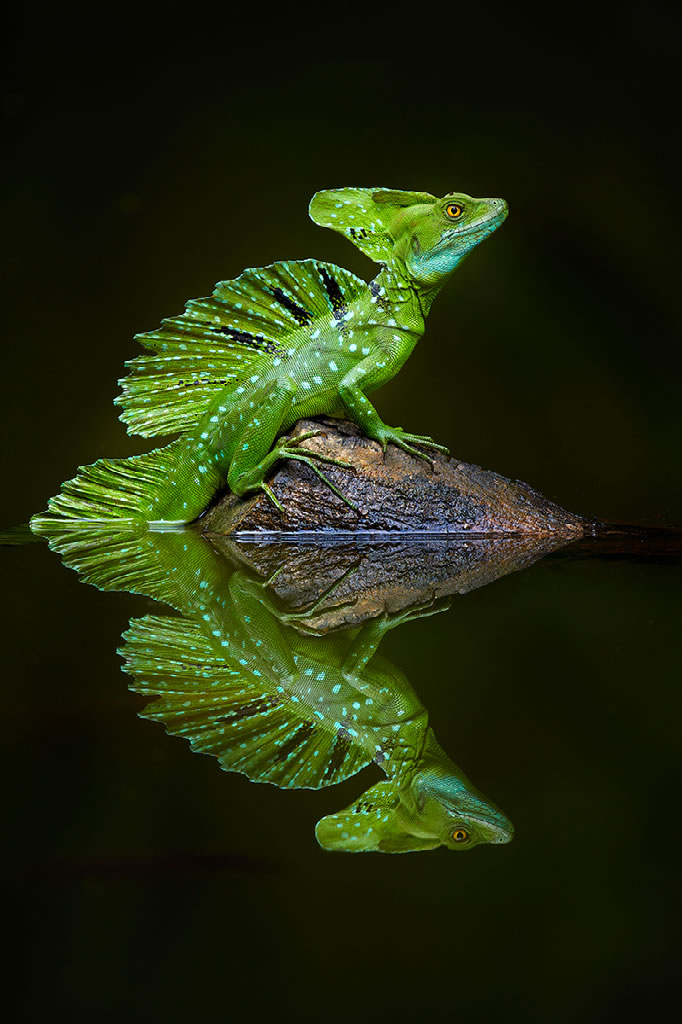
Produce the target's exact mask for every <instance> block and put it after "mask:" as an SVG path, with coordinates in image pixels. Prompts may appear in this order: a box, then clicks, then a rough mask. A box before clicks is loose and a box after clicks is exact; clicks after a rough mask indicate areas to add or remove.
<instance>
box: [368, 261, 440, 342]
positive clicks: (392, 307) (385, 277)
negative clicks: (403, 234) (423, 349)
mask: <svg viewBox="0 0 682 1024" xmlns="http://www.w3.org/2000/svg"><path fill="white" fill-rule="evenodd" d="M369 288H370V291H371V293H372V302H373V303H375V304H376V305H377V306H378V308H379V309H380V310H381V312H382V313H383V315H384V317H386V318H388V320H389V323H390V322H391V321H397V324H398V325H399V326H400V327H403V328H406V329H407V330H408V331H410V332H411V333H413V334H415V335H416V337H419V336H420V335H421V334H423V333H424V318H425V316H426V314H425V312H424V310H423V308H422V303H421V299H420V295H419V291H418V290H417V288H416V287H415V283H414V280H413V279H411V278H410V276H409V275H408V274H407V272H406V270H405V267H404V266H403V265H402V264H401V263H399V262H398V261H394V262H391V263H387V264H386V265H385V266H384V268H383V270H382V271H381V272H380V273H379V274H378V276H377V277H375V278H374V280H373V281H372V282H371V283H370V286H369ZM415 340H416V338H415Z"/></svg>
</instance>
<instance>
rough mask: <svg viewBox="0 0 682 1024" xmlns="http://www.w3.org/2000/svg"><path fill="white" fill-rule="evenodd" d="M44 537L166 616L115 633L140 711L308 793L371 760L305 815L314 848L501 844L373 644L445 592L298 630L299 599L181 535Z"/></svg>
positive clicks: (499, 824) (224, 761)
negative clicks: (162, 606) (353, 791)
mask: <svg viewBox="0 0 682 1024" xmlns="http://www.w3.org/2000/svg"><path fill="white" fill-rule="evenodd" d="M51 544H52V546H53V547H54V548H56V549H57V550H59V551H61V553H62V554H63V555H64V558H65V561H66V562H67V564H70V565H71V566H73V567H74V568H76V569H78V570H79V571H80V572H81V574H82V576H83V578H84V580H85V581H86V582H90V583H93V584H94V585H96V586H98V587H100V588H101V589H107V590H110V589H113V590H121V589H123V590H129V591H131V592H137V593H144V594H147V595H148V596H150V597H153V598H156V599H157V600H162V601H164V602H165V603H167V604H170V605H172V606H173V607H174V608H176V609H177V610H178V611H180V613H181V615H180V616H179V617H178V616H175V617H171V616H167V615H147V616H145V617H144V618H140V619H133V620H132V621H131V624H130V628H129V629H128V631H127V632H126V633H125V634H124V645H123V647H122V649H121V652H120V653H121V654H122V656H123V659H124V668H125V670H126V671H127V672H128V673H130V675H131V676H132V677H133V681H132V683H131V689H133V690H135V691H136V692H139V693H142V694H144V695H146V696H149V697H151V698H152V701H151V703H150V704H149V705H148V706H147V708H146V709H145V710H144V712H143V713H142V714H143V717H145V718H148V719H151V720H154V721H160V722H162V723H163V724H164V725H165V727H166V729H167V731H168V732H169V733H171V734H173V735H177V736H182V737H184V738H185V739H187V740H188V741H189V742H190V744H191V746H192V749H193V750H195V751H197V752H201V753H206V754H211V755H213V756H214V757H216V758H218V760H219V762H220V765H221V767H222V768H223V769H225V770H227V771H236V772H242V773H243V774H245V775H246V776H247V777H248V778H249V779H251V780H252V781H253V782H269V783H273V784H274V785H276V786H280V787H283V788H311V789H319V788H322V787H325V786H330V785H333V784H335V783H338V782H341V781H342V780H344V779H347V778H349V777H350V776H352V775H354V774H356V773H357V772H359V771H360V770H361V769H363V768H364V767H365V766H367V765H368V764H370V763H371V762H374V763H375V764H377V765H378V766H379V768H380V769H381V771H382V772H383V774H384V776H385V778H384V779H383V780H382V781H380V782H377V783H376V784H375V785H373V786H371V787H370V788H369V789H368V790H367V791H366V792H365V793H363V794H362V796H361V797H360V798H359V799H358V800H356V801H355V802H354V803H352V804H351V805H350V806H349V807H346V808H345V809H343V810H341V811H338V812H336V813H334V814H330V815H328V816H326V817H324V818H322V819H321V820H320V821H319V822H318V824H317V827H316V836H317V840H318V842H319V843H320V845H321V846H322V847H324V848H325V849H329V850H343V851H381V852H387V853H399V852H408V851H414V850H428V849H433V848H435V847H438V846H441V845H443V846H446V847H447V848H448V849H452V850H462V849H470V848H471V847H473V846H475V845H476V844H478V843H505V842H508V841H509V840H510V839H511V837H512V833H513V829H512V826H511V823H510V822H509V820H508V819H507V818H506V817H505V815H504V814H503V813H502V812H501V811H500V810H499V809H498V808H497V807H496V806H495V805H494V804H493V803H491V801H490V800H488V799H487V797H485V796H483V794H482V793H480V792H479V791H478V790H477V789H476V788H475V787H474V786H473V785H472V783H471V782H470V781H469V780H468V779H467V777H466V776H465V775H464V773H463V772H462V771H461V770H460V769H459V768H458V767H457V766H456V765H455V764H454V763H453V761H452V760H451V759H450V758H449V757H448V756H447V754H446V753H445V752H444V751H443V749H442V748H441V747H440V745H439V744H438V742H437V741H436V738H435V736H434V734H433V732H432V730H431V728H430V726H429V724H428V712H427V711H426V709H425V708H424V707H423V705H422V704H421V703H420V701H419V699H418V698H417V695H416V694H415V692H414V690H413V689H412V687H411V685H410V684H409V682H408V680H407V679H406V678H405V676H404V675H403V673H402V672H401V671H400V670H399V669H398V668H396V667H395V666H394V665H392V664H391V663H390V662H389V661H387V660H386V659H385V658H383V657H382V656H381V655H380V654H378V653H377V648H378V646H379V644H380V642H381V640H382V638H383V636H384V634H385V633H386V632H387V631H389V630H391V629H394V628H395V627H397V626H399V625H402V624H404V623H406V622H408V621H410V620H411V619H415V618H418V617H421V616H424V615H430V614H434V613H435V612H437V611H440V610H442V609H443V608H444V607H445V606H446V605H447V602H440V603H437V604H435V605H430V606H426V607H425V606H419V607H414V608H412V609H408V610H405V611H402V612H400V613H397V614H393V615H390V614H386V613H385V614H383V615H381V616H379V617H378V618H375V619H373V620H370V621H368V622H365V623H364V624H363V625H362V626H361V627H360V628H359V629H358V628H356V629H353V630H350V631H339V632H335V633H330V634H327V635H325V636H319V635H311V634H308V633H305V632H301V631H300V629H297V628H295V625H294V624H296V623H300V621H301V620H302V619H303V617H304V616H306V615H309V610H308V611H306V612H303V613H295V614H291V613H289V614H287V613H285V612H282V611H281V610H279V609H278V608H276V607H275V605H274V603H273V601H272V599H271V598H270V596H269V593H268V589H267V585H264V584H263V583H261V582H258V581H256V580H254V579H252V578H250V577H249V576H248V575H247V574H246V573H245V572H244V571H243V570H241V569H237V570H234V569H232V567H231V566H230V565H229V563H228V562H227V560H226V559H225V558H222V557H220V556H219V555H218V554H217V553H216V552H215V550H214V549H213V548H212V547H211V546H210V545H209V544H208V543H207V542H206V541H205V540H204V539H202V538H201V537H200V536H198V535H197V534H195V533H192V532H182V533H165V534H164V533H149V532H145V531H142V530H140V531H138V532H124V531H119V532H118V533H117V534H116V535H112V534H111V533H106V534H104V533H98V532H96V531H92V530H77V531H74V530H71V531H62V532H60V533H56V532H55V534H54V535H53V537H52V540H51Z"/></svg>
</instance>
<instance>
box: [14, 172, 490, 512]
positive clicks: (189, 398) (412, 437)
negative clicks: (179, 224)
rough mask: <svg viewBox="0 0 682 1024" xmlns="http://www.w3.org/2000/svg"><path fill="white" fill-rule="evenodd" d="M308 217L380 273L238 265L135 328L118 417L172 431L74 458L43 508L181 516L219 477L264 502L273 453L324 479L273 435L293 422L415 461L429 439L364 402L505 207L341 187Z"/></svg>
mask: <svg viewBox="0 0 682 1024" xmlns="http://www.w3.org/2000/svg"><path fill="white" fill-rule="evenodd" d="M310 215H311V217H312V219H313V220H314V221H315V223H317V224H320V225H322V226H325V227H329V228H332V229H333V230H336V231H339V232H341V233H342V234H343V235H344V236H345V237H346V238H348V239H349V240H350V241H351V242H353V244H355V245H356V246H357V247H358V248H359V249H361V250H362V251H363V252H364V253H365V254H366V255H368V256H369V257H370V258H371V259H373V260H375V261H376V262H378V263H380V264H382V265H383V268H382V270H381V272H380V273H379V275H378V276H377V277H376V278H375V279H374V280H373V281H371V282H370V283H369V284H367V283H366V282H365V281H363V280H361V279H360V278H358V277H356V276H355V275H353V274H351V273H350V272H348V271H346V270H344V269H342V268H340V267H336V266H333V265H331V264H328V263H323V262H320V261H317V260H303V261H299V262H286V261H285V262H281V263H275V264H273V265H272V266H269V267H264V268H259V269H252V270H246V271H244V273H243V274H242V275H241V276H240V277H238V278H236V279H234V280H230V281H223V282H221V283H220V284H218V285H217V286H216V289H215V291H214V293H213V295H212V296H210V297H208V298H205V299H197V300H193V301H191V302H189V303H188V304H187V306H186V309H185V311H184V313H183V314H181V315H180V316H177V317H173V318H170V319H168V320H165V321H164V322H163V323H162V325H161V327H160V328H159V329H158V330H156V331H151V332H149V333H147V334H142V335H138V340H139V341H140V342H141V343H142V345H143V346H144V347H145V348H146V349H147V350H148V352H149V354H144V355H141V356H138V357H137V358H135V359H133V360H131V362H130V363H129V364H128V365H129V367H130V372H129V374H128V376H127V377H126V378H125V379H123V380H122V381H121V385H122V391H123V393H122V395H121V396H120V397H119V398H118V399H117V400H116V401H117V404H119V405H120V406H121V407H122V413H121V418H122V419H123V421H124V422H125V423H126V424H127V426H128V430H129V432H130V433H138V434H141V435H143V436H145V437H152V436H157V435H162V434H169V433H170V434H172V433H177V432H180V434H181V436H180V437H179V438H178V439H177V440H176V441H173V442H172V443H170V444H169V445H167V446H166V447H165V448H159V449H156V450H154V451H153V452H151V453H149V454H146V455H139V456H133V457H131V458H127V459H101V460H99V461H98V462H96V463H94V464H93V465H92V466H86V467H81V468H80V470H79V472H78V475H77V476H76V477H75V478H74V479H73V480H69V481H67V482H66V483H65V484H64V485H63V486H62V490H61V492H60V494H58V495H57V496H55V497H54V498H52V499H51V500H50V502H49V505H48V513H49V517H50V518H53V517H58V518H64V519H79V520H87V521H101V520H107V519H111V518H118V519H126V520H141V521H145V522H152V523H154V522H164V523H187V522H191V521H193V520H194V519H196V518H197V517H198V516H199V515H201V513H202V512H203V511H204V510H205V509H206V507H207V505H208V504H209V502H210V501H211V500H212V498H213V497H214V496H215V494H216V493H217V492H218V491H219V490H220V489H221V488H223V487H225V485H228V486H229V488H230V489H231V490H232V491H233V492H234V493H236V494H239V495H246V494H249V493H252V492H254V491H257V490H264V491H265V492H266V493H267V494H268V496H269V497H270V498H271V499H272V500H273V501H274V502H275V503H276V504H277V499H276V498H275V496H274V494H273V492H272V491H271V490H270V488H269V486H268V484H267V476H268V474H269V473H270V471H271V469H272V467H273V466H274V464H275V462H276V461H277V460H278V459H280V458H293V459H299V460H301V461H305V462H308V464H309V465H311V467H312V468H313V469H314V470H315V472H317V473H318V475H319V476H321V477H322V478H323V479H326V478H325V477H324V474H323V473H322V468H323V465H324V464H323V463H322V468H320V463H319V456H313V454H312V453H310V452H308V451H306V449H305V447H303V446H302V445H301V441H304V440H305V438H302V439H301V438H299V439H297V440H296V441H292V440H287V439H286V438H283V439H281V440H280V441H279V442H277V439H278V437H281V435H282V434H284V433H285V432H286V431H287V430H288V429H289V428H290V427H291V426H292V425H293V424H294V423H295V422H296V420H298V419H300V418H302V417H307V416H316V415H322V414H325V415H330V416H345V417H348V418H350V419H351V420H353V421H354V422H355V423H357V424H358V425H359V426H360V427H361V429H362V430H363V431H364V432H365V434H366V435H367V436H368V437H370V438H372V439H374V440H376V441H378V442H380V443H381V444H382V446H383V447H384V449H385V448H386V445H387V444H388V443H389V442H391V443H393V444H396V445H398V446H399V447H401V448H403V449H404V450H405V451H407V452H409V453H410V454H412V455H413V456H414V457H415V458H427V456H426V455H425V454H424V451H423V449H424V448H426V449H427V450H428V448H441V447H442V446H440V445H437V444H436V443H435V442H433V441H432V440H431V439H430V438H428V437H424V436H422V435H418V434H410V433H408V432H406V431H403V430H402V429H401V428H400V427H389V426H387V425H386V424H385V423H383V421H382V420H381V418H380V417H379V415H378V413H377V411H376V409H375V408H374V406H373V405H372V404H371V402H370V401H369V398H368V397H367V396H368V395H369V394H371V393H372V392H373V391H375V390H376V389H377V388H379V387H380V386H381V385H382V384H384V383H385V382H386V381H388V380H390V379H391V378H392V377H394V376H395V374H396V373H397V372H398V371H399V370H400V368H401V367H402V365H403V364H404V362H405V360H406V359H407V358H408V356H409V355H410V353H411V352H412V350H413V348H414V346H415V344H416V342H417V341H418V339H419V338H420V337H421V335H422V334H423V332H424V326H425V318H426V316H427V315H428V312H429V310H430V308H431V304H432V302H433V300H434V298H435V296H436V295H437V294H438V292H439V291H440V289H441V288H442V287H443V285H444V283H445V282H446V280H447V278H448V277H449V275H450V274H451V273H452V272H453V270H454V269H455V268H456V267H457V266H458V264H459V263H460V262H461V261H462V259H463V258H464V257H465V256H466V255H467V254H468V253H469V252H470V251H471V249H473V248H474V247H475V246H476V245H477V244H478V243H479V242H481V241H482V240H483V239H484V238H486V237H487V236H488V235H489V234H491V233H492V232H493V231H494V230H495V229H496V228H497V227H498V226H499V225H500V224H501V223H502V222H503V220H504V219H505V217H506V215H507V206H506V203H505V202H504V200H502V199H474V198H472V197H471V196H468V195H465V194H463V193H451V194H449V195H447V196H444V197H443V198H441V199H438V198H436V197H434V196H432V195H429V194H428V193H423V192H400V191H393V190H390V189H385V188H376V189H361V188H346V189H332V190H327V191H324V192H318V193H317V194H316V195H315V196H314V197H313V199H312V201H311V204H310ZM276 442H277V443H276ZM273 446H274V447H273ZM327 482H328V481H327ZM44 518H45V517H44V516H38V517H35V518H34V521H33V522H34V524H36V525H38V526H39V523H40V522H41V521H42V520H43V519H44Z"/></svg>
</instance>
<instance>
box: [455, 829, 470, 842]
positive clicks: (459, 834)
mask: <svg viewBox="0 0 682 1024" xmlns="http://www.w3.org/2000/svg"><path fill="white" fill-rule="evenodd" d="M452 838H453V839H454V841H455V842H456V843H466V841H467V839H468V838H469V833H468V832H467V830H466V829H465V828H456V829H455V831H454V832H453V833H452Z"/></svg>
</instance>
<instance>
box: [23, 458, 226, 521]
mask: <svg viewBox="0 0 682 1024" xmlns="http://www.w3.org/2000/svg"><path fill="white" fill-rule="evenodd" d="M200 470H201V472H200ZM219 487H220V478H219V474H218V471H217V470H216V469H214V468H213V467H212V466H210V465H207V466H200V467H198V466H197V465H196V463H192V462H190V461H188V460H187V458H186V443H185V442H184V439H183V438H179V439H178V440H177V441H173V443H172V444H169V445H167V446H166V447H165V448H157V449H155V450H154V451H152V452H149V453H148V454H146V455H133V456H131V457H130V458H127V459H99V460H98V461H97V462H95V463H93V464H92V465H91V466H81V467H80V468H79V470H78V473H77V475H76V476H75V477H74V478H73V479H72V480H67V481H66V483H64V484H62V488H61V491H60V492H59V494H57V495H55V496H54V497H53V498H50V500H49V502H48V506H47V512H46V513H42V514H40V515H37V516H33V518H32V519H31V528H32V529H34V530H36V531H37V532H40V524H41V523H51V522H54V520H55V518H57V519H60V520H74V521H78V522H81V523H82V522H90V523H97V522H111V521H112V520H117V521H119V522H122V521H123V522H126V521H127V522H139V521H140V520H143V521H146V522H148V523H149V524H151V525H153V524H155V523H165V524H168V525H180V524H184V523H189V522H191V521H192V520H193V519H196V518H197V516H199V515H200V514H201V513H202V512H203V511H204V509H205V508H206V506H207V505H208V504H209V502H210V500H211V498H212V497H213V496H214V494H215V493H216V490H217V489H218V488H219Z"/></svg>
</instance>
